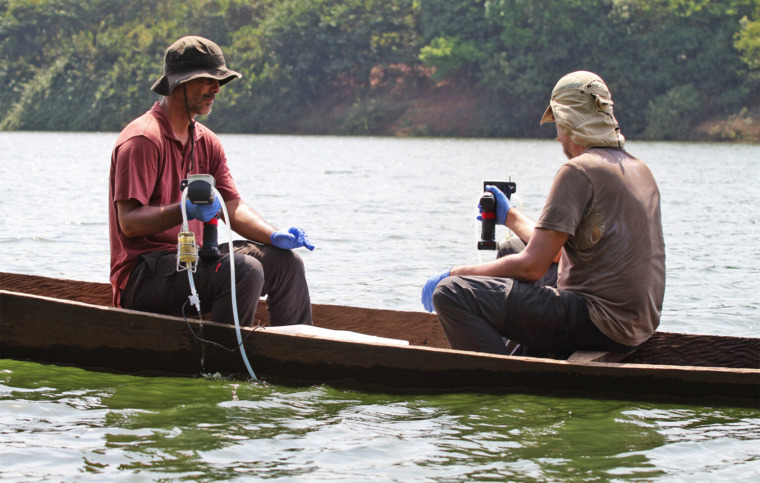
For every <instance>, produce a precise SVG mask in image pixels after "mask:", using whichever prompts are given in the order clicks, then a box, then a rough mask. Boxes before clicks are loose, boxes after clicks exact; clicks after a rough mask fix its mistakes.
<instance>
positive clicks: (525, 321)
mask: <svg viewBox="0 0 760 483" xmlns="http://www.w3.org/2000/svg"><path fill="white" fill-rule="evenodd" d="M514 243H516V245H520V246H522V247H524V244H522V242H520V241H519V240H517V242H514ZM520 246H512V247H503V249H502V250H500V252H501V253H500V256H503V255H506V254H509V253H515V251H514V250H515V249H516V250H517V251H519V250H520V249H521V247H520ZM556 270H557V267H556V266H553V267H552V268H550V270H549V272H547V274H546V275H545V276H544V278H543V279H542V281H540V282H550V283H551V282H552V281H553V284H554V286H551V285H543V284H542V283H540V282H539V283H522V282H518V281H516V280H512V279H509V278H494V277H456V276H454V277H448V278H446V279H444V280H442V281H441V282H440V283H439V284H438V286H437V287H436V289H435V292H434V293H433V305H434V306H435V311H436V313H437V314H438V319H439V320H440V322H441V326H442V327H443V330H444V332H445V333H446V337H447V339H448V340H449V343H450V344H451V347H452V348H454V349H460V350H469V351H478V352H490V353H494V354H504V355H508V354H510V353H511V351H509V350H508V349H507V346H506V344H505V341H504V339H509V340H510V341H514V342H517V343H519V344H520V345H521V346H522V350H521V351H520V352H518V353H517V354H519V355H530V356H542V357H556V358H567V357H568V356H569V355H570V354H572V353H573V352H574V351H576V350H605V351H615V352H622V351H627V350H630V349H631V348H630V347H628V346H625V345H622V344H619V343H617V342H615V341H613V340H611V339H609V338H608V337H607V336H605V335H604V334H603V333H602V332H601V331H600V330H599V329H597V328H596V326H595V325H594V323H593V322H592V321H591V319H590V318H589V314H588V309H587V307H586V301H585V300H584V299H583V297H582V296H580V295H578V294H576V293H574V292H570V291H566V290H558V289H557V288H556V280H557V278H556V277H557V275H556V274H557V272H556Z"/></svg>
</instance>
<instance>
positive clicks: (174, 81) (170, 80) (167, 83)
mask: <svg viewBox="0 0 760 483" xmlns="http://www.w3.org/2000/svg"><path fill="white" fill-rule="evenodd" d="M202 77H205V78H207V79H216V80H218V81H219V85H220V86H223V85H225V84H227V83H228V82H230V81H232V80H234V79H240V78H241V77H243V74H241V73H239V72H235V71H234V70H230V69H217V70H216V71H213V72H209V71H208V70H201V71H196V72H186V73H183V74H181V75H171V74H168V75H163V76H161V78H160V79H158V80H157V81H156V82H155V83H154V84H153V86H152V87H151V88H150V90H152V91H153V92H155V93H156V94H159V95H161V96H169V95H171V93H172V92H173V91H174V89H176V88H177V86H179V85H180V84H184V83H185V82H188V81H191V80H193V79H199V78H202Z"/></svg>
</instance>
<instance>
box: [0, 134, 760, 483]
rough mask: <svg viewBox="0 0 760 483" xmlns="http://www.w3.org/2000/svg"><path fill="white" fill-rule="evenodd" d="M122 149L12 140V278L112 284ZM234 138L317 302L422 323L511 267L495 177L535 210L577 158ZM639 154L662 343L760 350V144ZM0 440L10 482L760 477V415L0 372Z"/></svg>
mask: <svg viewBox="0 0 760 483" xmlns="http://www.w3.org/2000/svg"><path fill="white" fill-rule="evenodd" d="M115 136H116V135H115V133H97V134H93V133H89V134H80V133H33V132H29V133H7V132H0V177H1V178H2V187H3V191H4V194H5V195H4V196H3V197H0V212H2V217H0V248H2V255H0V271H4V272H15V273H28V274H37V275H46V276H53V277H62V278H71V279H79V280H89V281H98V282H106V281H107V280H108V261H109V254H108V232H107V184H108V167H109V154H110V149H111V147H112V144H113V141H114V139H115ZM221 138H222V142H223V143H224V145H225V148H226V151H227V155H228V158H229V162H230V165H231V168H232V171H233V174H234V175H235V178H236V180H237V183H238V188H239V189H240V191H241V193H242V194H243V198H244V199H245V200H246V201H248V202H249V203H250V204H251V205H253V206H254V207H255V208H256V209H257V210H258V211H259V212H260V213H261V214H262V215H264V216H265V218H267V219H268V220H269V221H270V222H272V223H274V224H275V225H278V226H281V227H287V226H291V225H298V226H302V227H303V228H304V229H305V230H306V231H307V233H308V234H309V236H310V238H311V240H312V242H313V243H314V244H315V245H316V246H317V249H316V250H315V251H314V252H308V251H305V250H301V251H300V254H301V255H302V257H303V258H304V260H305V263H306V266H307V277H308V280H309V285H310V288H311V292H312V300H313V301H314V302H315V303H329V304H341V305H351V306H360V307H376V308H390V309H399V310H414V311H421V310H422V307H421V304H420V302H419V294H420V290H421V287H422V285H423V284H424V282H425V280H426V279H427V277H428V276H430V275H432V274H434V273H438V272H440V271H441V270H443V269H445V268H447V267H449V266H450V265H452V264H456V263H469V262H477V261H479V260H486V259H488V258H490V257H492V256H493V254H492V253H490V252H486V253H483V252H478V251H477V250H476V249H475V246H476V241H477V238H478V234H479V233H478V230H479V226H478V222H477V221H476V220H475V216H476V215H477V209H476V205H477V200H478V197H479V195H480V189H481V186H482V181H483V180H486V179H504V180H506V179H508V178H511V180H512V181H515V182H516V183H517V195H519V198H520V200H521V202H522V208H523V210H524V211H526V212H527V213H528V214H530V215H532V216H534V217H535V216H536V215H538V213H539V212H540V209H541V205H542V202H543V200H544V198H545V197H546V194H547V191H548V189H549V186H550V184H551V181H552V177H553V175H554V172H555V171H556V169H557V168H558V167H559V165H560V164H561V163H562V162H563V160H564V157H563V155H562V153H561V149H560V146H559V145H558V144H557V143H556V142H554V141H548V140H546V141H544V140H541V141H538V140H463V139H391V138H361V137H353V138H346V137H307V136H249V135H222V136H221ZM627 147H628V149H629V151H631V152H632V153H633V154H635V155H637V156H639V157H640V158H642V159H643V160H644V161H646V162H647V163H648V164H649V165H650V167H651V168H652V171H653V172H654V174H655V177H656V178H657V179H658V181H659V184H660V190H661V193H662V207H663V225H664V230H665V241H666V249H667V289H666V296H665V306H664V312H663V318H662V323H661V326H660V329H661V330H665V331H671V332H687V333H704V334H719V335H739V336H748V337H760V250H758V240H760V210H759V209H758V206H760V146H758V145H725V144H698V143H649V142H635V141H629V142H628V144H627ZM497 234H498V235H499V236H501V235H503V234H504V233H503V232H498V233H497ZM222 239H225V235H224V233H223V234H222ZM54 316H55V314H51V317H54ZM0 357H2V355H1V354H0ZM758 390H760V389H758ZM0 448H2V451H0V478H2V479H3V480H8V481H40V480H54V481H82V480H98V481H102V480H107V481H117V480H129V481H156V480H175V479H181V480H193V481H210V480H217V479H220V480H221V479H223V480H236V479H238V480H257V479H279V480H286V481H305V480H328V481H335V480H342V481H365V480H378V481H389V480H391V481H408V480H416V481H464V480H468V481H469V480H488V481H502V480H509V481H535V480H539V481H547V480H549V481H567V480H588V479H597V480H630V479H643V480H664V481H684V480H690V479H698V480H711V481H717V480H723V481H742V480H744V481H750V480H753V479H754V478H756V477H757V475H758V474H760V408H758V409H748V408H732V407H723V406H700V405H683V404H652V403H640V402H631V401H597V400H593V399H580V398H575V399H572V398H562V399H559V398H551V397H538V396H527V395H520V394H514V395H508V396H503V395H500V396H494V395H484V394H454V395H437V396H429V395H424V396H397V395H388V394H377V393H363V392H355V391H346V390H339V389H335V388H331V387H329V386H313V387H285V386H277V385H271V384H251V383H247V382H242V381H229V380H223V379H190V378H188V379H182V378H143V377H132V376H119V375H112V374H101V373H93V372H86V371H82V370H78V369H74V368H61V367H54V366H44V365H39V364H33V363H26V362H18V361H11V360H7V359H0Z"/></svg>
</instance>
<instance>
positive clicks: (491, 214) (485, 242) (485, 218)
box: [478, 181, 517, 250]
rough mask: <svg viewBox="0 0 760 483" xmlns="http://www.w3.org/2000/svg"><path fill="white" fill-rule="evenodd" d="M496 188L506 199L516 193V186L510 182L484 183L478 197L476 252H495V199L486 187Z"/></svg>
mask: <svg viewBox="0 0 760 483" xmlns="http://www.w3.org/2000/svg"><path fill="white" fill-rule="evenodd" d="M489 185H491V186H496V187H497V188H498V189H499V191H501V192H502V193H504V194H505V195H506V196H507V198H509V199H512V193H514V192H515V191H517V184H516V183H514V182H512V181H484V182H483V194H482V195H481V197H480V211H481V213H480V219H481V225H480V240H479V241H478V250H496V248H497V244H496V198H495V197H494V195H493V193H491V192H490V191H486V186H489Z"/></svg>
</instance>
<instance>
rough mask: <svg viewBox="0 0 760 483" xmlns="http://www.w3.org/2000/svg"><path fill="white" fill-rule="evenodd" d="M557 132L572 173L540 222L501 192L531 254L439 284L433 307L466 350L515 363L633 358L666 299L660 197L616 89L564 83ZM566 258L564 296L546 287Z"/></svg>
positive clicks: (429, 297)
mask: <svg viewBox="0 0 760 483" xmlns="http://www.w3.org/2000/svg"><path fill="white" fill-rule="evenodd" d="M545 122H555V123H556V127H557V140H558V141H559V142H560V144H561V145H562V148H563V151H564V153H565V155H566V156H567V157H568V159H569V161H568V162H567V163H565V164H564V165H563V166H562V167H561V168H560V169H559V171H558V172H557V174H556V176H555V178H554V182H553V184H552V187H551V190H550V192H549V196H548V198H547V200H546V204H545V206H544V209H543V211H542V212H541V215H540V217H539V219H538V221H537V222H533V221H532V220H530V219H529V218H528V217H527V216H526V215H525V214H523V213H522V212H520V211H519V210H518V209H512V208H514V207H513V206H512V204H511V202H510V201H509V199H507V197H506V196H504V195H503V194H502V193H501V192H499V190H498V189H496V188H494V187H488V188H487V189H488V190H489V191H491V192H492V193H494V196H495V197H496V200H497V207H496V213H497V215H496V216H497V222H499V223H501V224H504V225H506V226H507V227H508V228H510V229H511V230H512V231H513V232H514V233H515V234H517V236H518V237H519V238H520V239H521V240H523V241H524V242H526V246H525V249H524V250H522V251H521V252H519V253H516V254H512V255H507V256H504V257H501V258H498V259H496V260H494V261H492V262H487V263H483V264H479V265H459V266H454V267H451V268H450V269H449V270H446V271H445V272H443V273H440V274H438V275H434V276H433V277H431V278H430V279H429V280H428V282H427V283H426V284H425V287H424V288H423V290H422V303H423V305H424V307H425V308H426V309H427V310H428V311H432V310H433V309H435V310H436V312H437V313H438V318H439V320H440V321H441V325H442V326H443V329H444V331H445V333H446V337H447V338H448V340H449V343H450V344H451V346H452V347H453V348H454V349H461V350H472V351H480V352H491V353H496V354H508V353H509V351H508V350H507V347H506V346H505V344H504V339H509V340H512V341H516V342H518V343H520V344H522V345H524V346H527V347H529V348H530V349H531V350H532V351H536V352H538V353H548V354H554V355H556V356H559V357H565V356H567V355H569V354H570V353H572V352H573V351H576V350H605V351H627V350H630V349H631V348H632V347H635V346H637V345H639V344H641V343H643V342H644V341H646V340H647V339H648V338H649V337H650V336H651V335H652V333H653V332H654V331H655V330H656V328H657V326H658V324H659V319H660V313H661V311H662V301H663V296H664V292H665V246H664V242H663V235H662V222H661V216H660V194H659V190H658V188H657V183H656V182H655V180H654V177H653V176H652V173H651V171H650V170H649V168H648V167H647V166H646V165H645V164H644V163H643V162H641V161H640V160H639V159H637V158H635V157H634V156H632V155H631V154H629V153H628V152H626V151H625V150H624V149H623V143H624V142H625V138H624V137H623V135H622V134H621V133H620V129H619V127H618V124H617V120H616V119H615V117H614V115H613V112H612V99H611V96H610V92H609V89H608V88H607V85H606V84H605V83H604V81H603V80H602V79H601V78H600V77H599V76H597V75H596V74H593V73H591V72H585V71H578V72H573V73H570V74H568V75H566V76H564V77H563V78H562V79H560V80H559V81H558V82H557V85H556V86H555V87H554V90H553V91H552V97H551V101H550V105H549V107H548V108H547V109H546V112H545V113H544V116H543V117H542V119H541V124H543V123H545ZM557 258H559V272H558V281H557V287H548V286H540V285H537V284H535V283H533V282H535V281H537V280H539V279H540V278H541V277H542V276H543V275H544V273H545V272H546V270H547V269H548V268H549V266H550V265H551V264H552V262H553V261H554V260H555V259H557Z"/></svg>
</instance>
